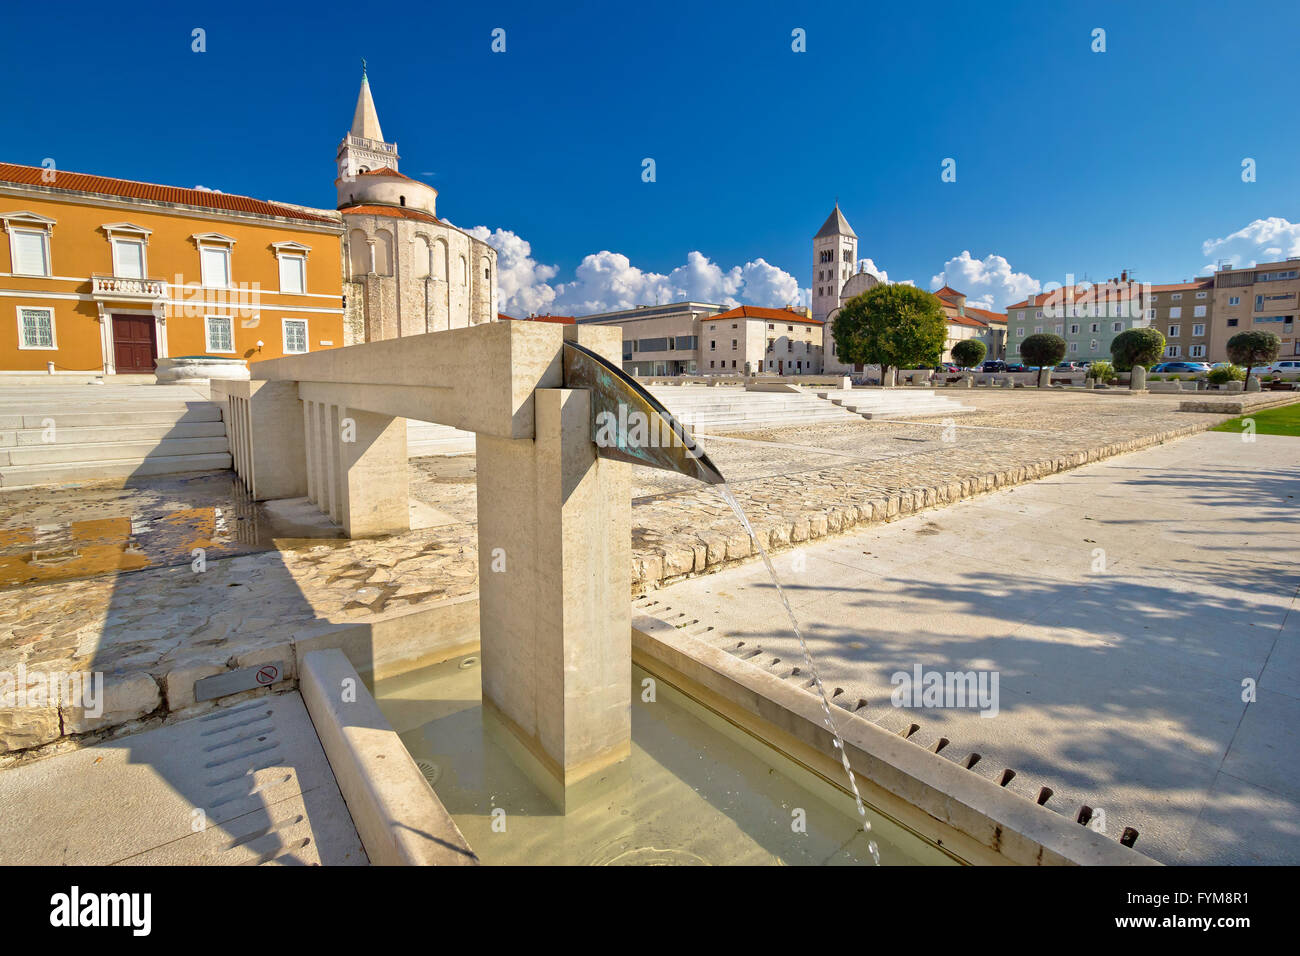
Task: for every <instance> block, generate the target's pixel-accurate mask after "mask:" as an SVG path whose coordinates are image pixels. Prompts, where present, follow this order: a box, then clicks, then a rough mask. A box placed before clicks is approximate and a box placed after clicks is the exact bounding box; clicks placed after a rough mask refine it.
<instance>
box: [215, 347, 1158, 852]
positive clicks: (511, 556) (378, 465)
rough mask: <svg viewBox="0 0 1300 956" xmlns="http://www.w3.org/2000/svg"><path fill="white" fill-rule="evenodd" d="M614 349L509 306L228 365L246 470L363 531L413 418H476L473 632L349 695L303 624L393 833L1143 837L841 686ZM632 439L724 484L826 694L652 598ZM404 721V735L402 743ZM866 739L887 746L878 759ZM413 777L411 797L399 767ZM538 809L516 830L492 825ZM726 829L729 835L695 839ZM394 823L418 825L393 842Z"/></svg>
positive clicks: (1043, 846)
mask: <svg viewBox="0 0 1300 956" xmlns="http://www.w3.org/2000/svg"><path fill="white" fill-rule="evenodd" d="M621 352H622V333H621V330H620V329H618V328H616V327H607V326H568V327H564V326H555V325H550V324H543V323H516V322H501V323H490V324H487V325H481V326H475V327H471V328H467V329H457V330H452V331H447V332H439V333H432V334H429V335H423V336H413V337H409V338H402V339H396V340H390V341H382V342H375V343H368V344H366V345H360V346H351V347H348V348H343V349H335V350H330V351H326V352H319V353H314V354H310V355H302V356H290V357H285V358H281V359H274V360H269V361H266V362H260V363H257V364H256V365H255V366H254V368H253V369H252V375H253V379H252V380H251V381H248V382H239V381H222V382H215V381H214V382H213V395H214V398H215V399H218V400H223V399H224V401H225V402H226V412H227V421H228V422H230V423H231V429H230V430H231V435H232V457H233V459H234V462H235V467H236V471H237V472H238V474H239V475H240V476H241V478H242V479H243V480H244V481H245V483H246V484H247V485H248V487H249V489H250V491H251V492H252V494H253V496H254V497H255V498H258V499H265V498H292V497H306V498H307V499H308V500H309V501H311V502H313V503H314V504H315V505H316V506H317V507H319V508H320V509H321V510H322V511H324V512H326V513H328V514H329V515H330V516H331V517H332V518H333V519H334V520H335V521H336V522H337V523H338V524H340V525H341V526H342V527H343V529H344V530H345V532H346V533H347V535H348V536H349V537H363V536H369V535H381V534H389V533H400V532H403V531H405V530H407V528H408V523H407V522H408V506H407V505H408V502H407V491H408V489H407V478H406V474H407V471H406V434H405V420H406V419H408V418H409V419H415V420H419V421H430V422H436V423H439V424H446V425H451V426H453V427H456V428H459V429H462V430H466V431H472V432H474V433H475V435H476V453H477V492H478V503H477V507H478V529H477V530H478V565H479V598H478V633H477V643H476V644H475V645H474V646H472V647H466V646H464V645H463V642H462V645H461V646H459V647H457V648H455V649H454V650H453V649H451V648H450V644H447V645H446V647H447V652H446V653H445V654H444V655H443V657H442V659H441V660H436V661H430V660H428V659H425V660H423V661H421V662H420V666H416V667H412V668H407V669H405V670H404V671H403V670H401V669H398V670H391V669H390V670H389V671H388V672H386V673H385V674H383V675H379V674H377V673H375V674H370V675H363V677H362V679H363V680H366V681H368V684H369V686H370V687H371V689H372V691H373V695H374V699H373V700H371V699H370V697H369V695H367V696H366V700H369V701H370V703H369V705H366V704H365V701H361V702H360V703H359V704H356V705H355V706H351V705H349V704H348V702H347V701H346V700H345V701H344V702H343V703H340V701H339V700H338V697H339V686H340V685H341V686H343V687H345V688H346V687H347V686H348V685H349V684H350V683H355V678H356V676H357V673H356V671H355V670H353V665H356V666H358V667H360V668H361V669H362V670H363V671H364V669H365V666H364V665H365V660H364V658H365V656H366V655H360V656H358V655H355V654H354V655H353V658H352V660H349V659H347V658H346V657H345V655H343V654H340V652H339V651H338V650H332V651H325V650H315V651H314V652H312V648H309V647H306V646H303V647H300V648H299V649H298V653H299V655H300V661H301V666H300V673H301V674H302V692H303V696H304V699H305V700H306V701H307V704H308V709H309V711H310V712H311V714H312V718H313V721H315V722H316V724H317V730H318V733H319V735H320V737H321V740H322V743H323V744H324V746H325V749H326V753H327V755H328V756H329V758H330V761H331V764H332V765H333V766H334V767H335V771H336V776H337V777H338V779H339V785H340V788H341V789H342V791H343V794H344V797H345V799H346V800H347V803H348V806H349V809H350V810H351V811H352V814H353V818H354V821H355V822H357V826H358V830H359V832H361V834H362V839H363V842H364V843H365V845H366V848H367V852H369V853H371V854H372V859H381V860H385V861H387V860H389V859H392V860H393V861H394V862H411V861H413V860H416V859H422V860H425V861H431V860H433V859H437V860H439V861H441V860H442V857H441V856H440V855H439V854H444V853H445V850H446V848H447V847H458V848H460V849H459V851H458V852H459V856H458V857H457V859H456V860H454V861H455V862H463V860H464V859H465V858H468V857H469V856H470V854H469V851H468V850H467V849H466V842H465V839H464V836H463V835H462V833H461V830H464V831H465V832H468V833H470V834H472V835H473V837H474V839H473V846H474V847H475V849H478V850H479V851H480V853H481V855H482V856H483V857H484V858H485V859H489V860H491V859H500V860H502V861H510V860H532V861H541V860H542V859H550V860H553V861H554V862H690V861H692V860H694V859H696V858H698V859H699V860H702V861H704V862H738V861H742V860H744V861H749V862H758V861H764V862H770V861H784V862H832V861H836V860H839V861H848V862H854V861H870V862H876V863H880V862H885V863H889V862H903V863H910V862H919V861H926V862H952V861H953V860H954V859H962V860H972V859H983V860H989V861H993V860H997V861H999V862H1005V861H1006V860H1008V859H1011V860H1016V861H1022V862H1058V861H1067V860H1073V859H1078V858H1080V856H1081V854H1082V855H1083V856H1087V854H1089V853H1091V854H1093V855H1094V856H1095V857H1096V858H1097V859H1098V860H1107V861H1110V860H1109V858H1108V857H1107V854H1108V853H1110V852H1111V851H1110V847H1114V848H1116V849H1121V850H1123V851H1124V852H1125V853H1132V851H1131V850H1128V849H1127V848H1121V847H1118V844H1114V843H1113V841H1106V840H1104V838H1102V837H1100V836H1099V835H1095V834H1092V832H1091V831H1088V830H1086V828H1081V827H1075V828H1074V830H1073V831H1069V832H1067V829H1061V828H1062V827H1064V826H1065V824H1064V822H1061V823H1057V821H1056V818H1055V815H1054V814H1052V813H1051V812H1050V811H1047V810H1044V809H1043V808H1041V807H1036V806H1033V805H1030V804H1027V803H1026V802H1024V801H1019V800H1018V798H1015V797H1013V796H1011V795H1010V794H1008V793H1006V792H1005V791H1003V790H1001V789H1000V788H997V787H996V786H995V785H993V784H992V783H990V782H988V781H985V780H983V779H981V778H979V777H977V776H975V775H973V774H971V773H969V771H966V770H964V769H961V768H958V767H956V765H954V764H951V763H950V762H948V761H946V760H944V759H943V758H940V757H938V756H936V755H934V754H929V753H923V752H919V748H916V747H915V745H913V744H908V743H907V742H906V741H901V740H899V739H898V738H897V737H894V736H893V735H888V734H885V732H884V731H882V730H880V729H879V728H877V727H875V725H873V724H870V723H868V722H867V721H865V720H863V719H862V718H861V717H859V716H855V715H852V714H850V713H848V712H847V711H842V712H841V711H839V710H837V709H835V708H832V706H831V704H830V701H829V699H828V698H827V694H826V691H825V688H824V687H823V686H822V683H821V680H820V678H819V677H818V675H817V669H816V667H815V665H814V663H813V661H812V658H811V654H810V652H809V649H808V646H807V644H806V642H805V641H804V639H803V635H802V633H801V632H800V631H799V627H798V622H797V620H796V619H795V616H794V614H793V613H792V612H791V609H790V606H789V603H788V602H787V601H785V596H784V593H783V592H782V591H781V588H780V583H779V581H778V580H777V579H776V575H775V573H773V570H772V565H771V561H770V559H769V558H768V555H767V553H766V550H765V549H764V548H763V546H762V542H760V541H759V540H758V539H757V537H756V536H755V535H754V532H753V529H752V528H751V527H750V524H749V521H748V519H747V518H746V516H745V514H744V512H743V510H742V509H741V508H740V507H739V505H738V503H737V501H736V499H735V497H734V495H732V494H731V491H730V489H729V488H728V487H727V486H726V483H725V481H724V480H723V476H722V475H721V473H720V472H719V471H718V469H717V467H716V466H715V465H714V463H713V462H712V461H711V460H710V459H709V457H708V455H707V454H706V453H705V452H704V451H703V449H701V448H700V447H699V446H698V444H697V443H696V442H695V440H694V437H693V436H692V435H691V434H690V433H689V432H688V431H687V430H686V429H685V428H683V427H682V425H681V424H680V423H679V422H677V421H676V420H675V419H674V418H673V417H672V416H671V414H669V413H668V411H667V410H666V409H664V408H663V406H662V405H660V404H659V403H658V402H657V401H656V400H655V399H654V398H653V396H651V395H650V394H649V393H647V392H645V391H644V390H643V389H641V388H640V387H639V386H637V384H636V383H635V382H634V381H633V380H631V379H630V378H629V377H628V376H626V375H625V374H624V373H623V372H622V371H621V370H620V369H619V367H618V362H619V359H620V356H621ZM632 464H638V465H644V466H650V467H657V468H667V469H670V470H673V471H676V472H678V473H681V474H684V475H688V476H691V477H694V478H697V479H699V480H701V481H703V482H705V483H707V484H710V485H714V486H716V487H717V488H718V490H719V491H720V493H721V494H722V496H723V498H724V500H726V501H727V503H728V505H729V506H730V507H731V508H732V510H733V511H734V512H735V513H736V516H737V518H738V520H739V521H740V522H741V524H742V525H743V526H744V527H745V530H746V531H747V532H748V533H749V535H750V537H751V539H752V540H753V542H754V544H755V546H756V547H757V550H758V552H759V554H760V556H761V557H762V558H763V560H764V562H765V563H766V565H767V568H768V571H769V573H772V578H773V584H774V587H775V589H776V591H777V593H778V594H779V595H780V596H781V599H782V602H783V604H784V605H785V609H786V613H787V615H788V616H789V620H790V623H791V626H792V627H793V628H794V630H795V633H796V634H797V635H798V636H799V641H800V645H801V647H802V651H803V655H804V658H805V663H806V665H807V667H808V671H809V673H810V675H811V677H812V679H813V680H812V684H813V687H814V688H815V691H816V694H815V697H812V698H810V697H809V696H808V695H807V694H806V693H804V692H803V691H801V690H798V689H794V688H789V687H784V686H782V687H774V686H771V685H770V683H769V684H764V683H763V679H765V678H769V677H770V678H771V680H777V679H776V678H775V677H771V675H767V674H758V673H754V672H753V671H754V669H752V668H749V669H746V665H744V664H743V663H742V662H739V661H736V660H735V659H734V658H729V657H725V656H724V657H718V656H717V655H716V654H715V655H713V656H712V657H711V656H710V655H709V653H708V652H707V651H703V650H701V649H699V648H692V647H690V646H689V641H688V640H686V639H684V638H680V639H679V638H678V636H676V635H673V634H671V633H665V632H664V631H660V630H656V627H655V626H651V625H648V624H646V623H645V622H643V621H641V620H640V619H638V620H637V621H635V622H634V621H633V618H632V609H631V603H630V599H631V564H632V555H631V483H630V472H629V468H630V466H631V465H632ZM666 630H667V631H669V632H670V631H671V628H667V629H666ZM427 640H428V643H430V644H431V645H436V646H439V647H441V646H444V645H443V644H439V642H438V638H437V635H428V636H427ZM634 643H635V645H636V648H637V650H636V652H635V658H634V650H633V645H634ZM327 646H328V645H327ZM336 646H338V645H336ZM322 655H330V656H328V657H327V656H322ZM374 659H375V655H372V656H371V657H370V660H372V661H373V660H374ZM362 693H364V691H363V692H362ZM813 700H815V701H816V708H817V710H818V711H819V717H817V718H813V717H812V716H811V713H812V712H811V711H808V710H807V708H806V703H811V701H813ZM376 701H377V702H378V705H379V708H378V711H379V712H382V715H383V716H382V717H381V716H380V715H379V713H378V712H376V711H374V709H373V707H374V704H375V702H376ZM837 713H838V720H837V719H836V714H837ZM385 719H386V723H385ZM389 725H391V727H390V726H389ZM392 728H395V729H396V732H397V733H398V734H400V740H401V744H402V745H403V746H404V747H405V749H406V751H407V752H409V754H410V756H407V757H404V758H403V759H402V760H398V761H397V762H396V763H394V761H393V760H392V756H393V754H392V750H391V748H390V746H389V744H388V743H387V742H386V741H387V740H388V736H387V735H391V734H392V733H393V730H392ZM850 736H851V739H846V738H849V737H850ZM899 748H902V749H899ZM909 748H910V749H909ZM828 751H830V752H833V763H832V759H831V757H830V756H829V755H828ZM850 751H852V753H853V754H854V756H853V757H852V762H853V763H860V762H863V761H866V762H867V763H868V765H869V768H870V773H869V774H868V776H867V777H866V778H864V780H865V781H866V782H865V784H864V783H863V781H862V780H859V778H857V777H856V776H855V775H854V772H853V770H852V765H851V761H850ZM913 751H918V752H917V753H913ZM832 767H834V768H837V769H832ZM404 768H409V772H408V771H407V770H406V769H404ZM403 774H405V777H403ZM421 774H422V775H423V779H421V778H420V775H421ZM963 775H964V776H963ZM412 776H414V777H415V778H416V780H417V783H418V786H416V787H415V788H414V789H411V786H410V778H411V777H412ZM837 778H838V779H837ZM402 779H404V780H405V781H406V782H405V783H404V784H401V785H400V786H404V787H406V789H404V790H402V796H401V797H392V796H391V795H389V794H386V793H385V788H386V787H396V786H399V784H397V783H394V781H399V780H402ZM423 781H429V783H430V784H431V785H432V788H433V789H432V791H429V788H428V786H425V784H424V782H423ZM972 788H973V790H972ZM864 789H866V790H868V791H869V794H868V793H864V792H863V790H864ZM967 791H971V793H969V794H968V793H967ZM990 791H991V792H990ZM435 794H436V796H435ZM850 798H851V799H852V801H853V806H854V807H855V808H856V811H857V812H856V813H851V812H848V811H847V808H846V803H847V801H848V800H849V799H850ZM440 799H441V802H439V800H440ZM868 804H870V806H871V807H872V812H871V816H872V817H873V823H874V824H875V826H874V827H873V826H872V824H871V823H868V821H867V815H868ZM1021 804H1025V805H1024V806H1022V805H1021ZM444 805H445V809H444ZM413 806H419V807H423V808H424V810H423V811H416V810H412V809H411V808H412V807H413ZM421 812H422V813H423V814H424V819H422V820H420V821H419V822H413V821H412V819H410V818H411V817H412V815H415V816H419V815H420V813H421ZM1025 813H1029V814H1030V816H1031V817H1032V819H1031V820H1029V821H1025V820H1022V819H1021V816H1023V815H1024V814H1025ZM448 814H450V817H448ZM1035 814H1037V815H1035ZM1048 818H1051V819H1050V820H1049V819H1048ZM450 820H454V821H455V823H454V824H453V823H450V822H449V821H450ZM511 821H513V823H512V822H511ZM1031 824H1032V825H1031ZM458 826H459V828H460V829H459V830H458V829H457V827H458ZM512 826H513V830H512V829H511V827H512ZM801 827H802V828H801ZM521 830H523V831H524V835H525V837H526V838H525V839H523V840H520V841H518V842H515V841H499V840H498V839H497V837H498V836H499V835H500V834H502V833H506V832H514V833H515V834H516V835H519V834H520V831H521ZM869 831H870V833H871V835H872V836H873V837H874V839H868V836H867V834H868V832H869ZM1022 831H1032V834H1028V833H1027V832H1026V833H1022ZM1058 831H1059V832H1058ZM723 832H725V833H727V834H729V837H728V839H726V840H723V841H722V842H721V844H719V845H717V846H710V847H707V848H706V847H705V846H704V845H703V844H700V843H699V839H700V835H701V834H706V835H707V834H711V833H712V834H717V833H723ZM1094 837H1095V838H1094ZM1099 840H1100V841H1102V842H1101V843H1099V842H1098V841H1099ZM706 842H707V841H706ZM1102 843H1105V844H1108V845H1109V846H1103V845H1102ZM687 844H690V845H689V846H688V845H687ZM410 845H415V846H417V848H416V849H410ZM394 846H397V847H399V848H400V847H407V848H406V849H400V851H399V852H397V853H396V856H393V848H394ZM420 846H423V848H424V849H419V848H418V847H420ZM1080 847H1082V848H1083V849H1082V850H1081V849H1080ZM489 848H490V849H491V852H489ZM502 848H505V852H498V851H500V850H502ZM706 849H707V852H706ZM823 849H824V850H825V852H822V850H823ZM1085 851H1086V852H1085ZM1111 862H1114V861H1111ZM1121 862H1124V861H1121Z"/></svg>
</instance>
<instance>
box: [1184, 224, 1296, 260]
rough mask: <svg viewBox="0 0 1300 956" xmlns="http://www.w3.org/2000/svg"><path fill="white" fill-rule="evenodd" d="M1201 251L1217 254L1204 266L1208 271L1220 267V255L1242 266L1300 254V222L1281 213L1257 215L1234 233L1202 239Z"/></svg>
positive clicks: (1210, 254)
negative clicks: (1286, 217) (1264, 217)
mask: <svg viewBox="0 0 1300 956" xmlns="http://www.w3.org/2000/svg"><path fill="white" fill-rule="evenodd" d="M1201 254H1202V255H1204V256H1212V257H1213V261H1211V262H1210V263H1208V264H1207V265H1206V266H1204V272H1214V271H1215V270H1216V269H1218V260H1219V259H1226V260H1227V262H1228V265H1230V266H1232V267H1233V268H1238V267H1242V266H1253V265H1255V264H1256V263H1259V262H1278V261H1280V260H1282V259H1294V258H1300V223H1293V222H1288V221H1287V220H1285V219H1282V218H1281V217H1278V216H1273V217H1270V218H1268V219H1256V220H1255V221H1254V222H1252V223H1251V224H1250V225H1248V226H1246V227H1245V228H1243V229H1238V230H1237V231H1236V232H1234V233H1233V234H1232V235H1230V236H1224V237H1223V238H1221V239H1207V240H1205V242H1203V243H1201Z"/></svg>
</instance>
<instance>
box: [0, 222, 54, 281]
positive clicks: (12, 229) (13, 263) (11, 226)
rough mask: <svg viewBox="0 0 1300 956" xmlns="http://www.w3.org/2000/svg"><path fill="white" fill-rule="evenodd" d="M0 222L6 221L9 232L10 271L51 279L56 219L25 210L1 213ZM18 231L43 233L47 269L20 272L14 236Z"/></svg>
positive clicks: (15, 273)
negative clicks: (51, 240)
mask: <svg viewBox="0 0 1300 956" xmlns="http://www.w3.org/2000/svg"><path fill="white" fill-rule="evenodd" d="M0 222H2V223H4V230H5V232H7V233H8V234H9V272H10V273H11V274H12V275H16V276H29V277H31V278H35V279H49V278H52V277H53V276H54V251H53V248H52V246H53V243H52V242H50V238H51V236H52V235H53V233H54V225H55V222H56V220H54V219H50V218H49V217H48V216H40V215H37V214H36V213H34V212H28V211H26V210H23V211H21V212H10V213H4V214H3V215H0ZM17 233H39V234H40V235H41V244H42V246H43V247H44V248H43V252H44V258H45V271H44V272H19V271H18V256H17V254H16V253H17V250H16V249H15V243H14V236H15V235H16V234H17Z"/></svg>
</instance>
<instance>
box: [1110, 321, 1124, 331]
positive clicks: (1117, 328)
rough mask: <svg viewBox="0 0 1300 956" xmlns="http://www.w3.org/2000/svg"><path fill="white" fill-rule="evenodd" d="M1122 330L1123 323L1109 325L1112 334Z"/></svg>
mask: <svg viewBox="0 0 1300 956" xmlns="http://www.w3.org/2000/svg"><path fill="white" fill-rule="evenodd" d="M1123 329H1124V323H1123V322H1112V323H1111V326H1110V330H1111V331H1112V332H1120V331H1123Z"/></svg>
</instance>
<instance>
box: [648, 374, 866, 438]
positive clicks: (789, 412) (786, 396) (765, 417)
mask: <svg viewBox="0 0 1300 956" xmlns="http://www.w3.org/2000/svg"><path fill="white" fill-rule="evenodd" d="M650 393H651V394H652V395H654V397H655V398H657V399H659V401H661V402H663V404H664V405H665V407H667V409H668V410H669V411H670V412H672V413H673V415H674V416H675V417H676V418H677V419H678V420H680V421H681V422H682V424H684V425H686V426H687V427H688V428H690V429H691V430H692V431H700V432H708V431H712V430H729V429H730V430H734V429H740V428H780V427H782V426H786V425H820V424H824V423H829V424H837V423H839V424H842V423H844V422H855V421H859V420H860V419H859V418H858V416H856V415H854V414H852V413H850V412H849V411H847V410H846V409H842V408H839V407H837V406H836V405H833V404H831V403H828V402H823V401H821V400H820V399H818V398H817V396H816V395H814V394H813V393H812V392H802V391H788V392H786V391H780V392H749V391H745V390H744V389H743V388H736V387H727V386H712V387H710V386H706V385H661V386H657V387H654V388H651V389H650Z"/></svg>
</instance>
